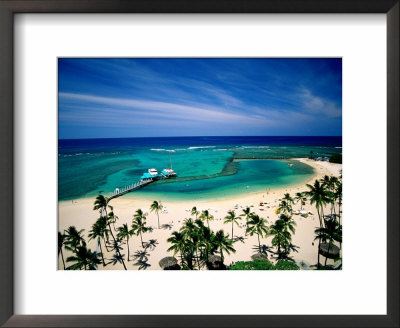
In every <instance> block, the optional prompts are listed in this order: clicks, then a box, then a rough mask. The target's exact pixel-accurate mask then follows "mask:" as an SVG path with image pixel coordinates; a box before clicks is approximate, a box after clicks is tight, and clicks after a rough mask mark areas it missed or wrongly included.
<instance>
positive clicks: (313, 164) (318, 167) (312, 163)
mask: <svg viewBox="0 0 400 328" xmlns="http://www.w3.org/2000/svg"><path fill="white" fill-rule="evenodd" d="M251 160H275V161H276V160H278V161H298V162H301V163H303V164H306V165H309V166H311V167H312V168H313V169H314V174H313V175H312V176H311V177H310V178H309V179H307V180H305V182H300V183H295V184H290V185H287V186H284V187H280V186H279V187H278V186H273V187H270V188H269V187H268V186H266V188H267V187H268V188H269V190H270V191H274V192H279V191H280V190H283V189H285V190H286V189H290V188H296V187H298V186H303V185H306V184H309V183H310V181H313V180H315V179H317V178H316V177H317V176H319V175H321V174H322V173H320V172H319V171H318V170H321V166H324V165H323V164H322V165H318V164H317V163H328V162H322V161H321V162H320V161H313V160H310V159H308V158H285V159H274V158H255V159H250V158H249V159H241V158H240V159H233V161H251ZM329 164H332V165H335V164H334V163H329ZM338 165H340V166H341V164H338ZM325 174H328V175H329V174H330V173H329V170H326V173H325ZM325 174H322V176H323V175H325ZM337 175H339V174H337ZM170 183H173V181H171V182H170ZM263 192H265V189H264V190H254V191H251V190H246V191H243V192H242V193H240V194H236V195H230V196H223V197H218V198H214V197H210V198H203V199H201V200H199V199H168V200H167V201H168V202H171V203H182V202H193V201H196V202H209V201H218V200H229V199H237V198H242V197H243V196H247V195H256V194H260V193H263ZM104 195H106V193H104ZM124 196H126V197H124V198H125V199H131V200H133V199H134V200H140V201H151V202H152V201H153V200H154V198H155V197H156V198H160V197H159V196H154V197H152V196H149V197H146V196H145V195H143V196H139V197H135V196H134V194H133V193H127V194H125V195H124ZM95 198H96V196H91V197H81V198H74V199H68V200H60V201H58V203H62V202H66V203H68V202H71V201H79V200H80V201H83V200H89V199H93V200H94V199H95Z"/></svg>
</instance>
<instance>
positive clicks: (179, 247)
mask: <svg viewBox="0 0 400 328" xmlns="http://www.w3.org/2000/svg"><path fill="white" fill-rule="evenodd" d="M171 235H172V236H171V237H169V238H168V239H167V242H169V243H171V244H172V246H171V247H170V248H168V250H167V251H168V252H170V251H174V256H175V255H176V254H177V253H179V254H180V257H181V264H182V266H183V265H184V263H185V262H184V257H185V252H186V238H185V234H184V233H182V232H178V231H174V232H172V234H171Z"/></svg>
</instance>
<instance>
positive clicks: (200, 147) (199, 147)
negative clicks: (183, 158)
mask: <svg viewBox="0 0 400 328" xmlns="http://www.w3.org/2000/svg"><path fill="white" fill-rule="evenodd" d="M215 147H216V146H198V147H189V148H188V149H202V148H215Z"/></svg>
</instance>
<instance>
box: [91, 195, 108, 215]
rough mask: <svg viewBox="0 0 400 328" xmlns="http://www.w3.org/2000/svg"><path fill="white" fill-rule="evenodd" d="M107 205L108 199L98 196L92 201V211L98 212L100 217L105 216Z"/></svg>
mask: <svg viewBox="0 0 400 328" xmlns="http://www.w3.org/2000/svg"><path fill="white" fill-rule="evenodd" d="M107 205H108V199H107V198H105V197H104V196H103V195H101V194H100V195H98V196H97V197H96V199H95V201H94V206H93V210H94V211H96V210H99V211H100V214H101V215H102V216H107ZM103 211H104V212H105V215H103Z"/></svg>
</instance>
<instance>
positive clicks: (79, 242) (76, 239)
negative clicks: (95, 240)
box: [64, 226, 86, 252]
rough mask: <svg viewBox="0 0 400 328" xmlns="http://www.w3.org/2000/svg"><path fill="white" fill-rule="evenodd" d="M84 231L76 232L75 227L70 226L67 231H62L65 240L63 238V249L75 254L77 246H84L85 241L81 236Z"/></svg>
mask: <svg viewBox="0 0 400 328" xmlns="http://www.w3.org/2000/svg"><path fill="white" fill-rule="evenodd" d="M84 231H85V230H84V229H82V230H79V231H78V230H77V229H76V228H75V226H70V227H69V228H68V229H66V230H64V232H65V238H64V245H65V248H66V249H68V250H69V251H71V252H76V249H77V248H78V247H79V246H86V242H85V239H84V238H83V236H82V233H83V232H84Z"/></svg>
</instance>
